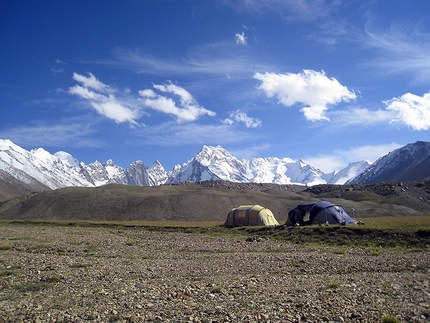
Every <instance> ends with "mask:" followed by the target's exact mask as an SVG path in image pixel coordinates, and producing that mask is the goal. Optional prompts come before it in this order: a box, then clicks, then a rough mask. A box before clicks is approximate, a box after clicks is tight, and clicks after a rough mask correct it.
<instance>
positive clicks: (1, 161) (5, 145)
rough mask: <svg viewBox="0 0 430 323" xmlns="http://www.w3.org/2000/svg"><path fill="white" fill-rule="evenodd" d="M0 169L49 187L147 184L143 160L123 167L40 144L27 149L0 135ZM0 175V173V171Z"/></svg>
mask: <svg viewBox="0 0 430 323" xmlns="http://www.w3.org/2000/svg"><path fill="white" fill-rule="evenodd" d="M0 170H2V174H4V175H3V176H6V174H7V175H8V176H12V177H14V178H16V179H18V180H19V181H20V182H23V183H26V184H32V183H42V184H44V185H46V186H47V187H49V188H51V189H57V188H61V187H67V186H84V187H92V186H101V185H105V184H110V183H117V184H126V185H142V186H143V185H150V182H149V179H148V173H147V170H146V168H145V166H144V165H143V162H141V161H137V162H134V163H132V164H131V165H130V166H129V167H127V169H125V170H124V169H123V168H121V167H119V166H117V165H115V163H114V162H113V161H112V160H108V161H107V162H106V163H103V164H102V163H100V162H99V161H95V162H94V163H91V164H88V165H86V164H84V163H83V162H79V161H78V160H77V159H76V158H74V157H73V156H72V155H70V154H69V153H67V152H64V151H60V152H57V153H55V154H53V155H52V154H50V153H49V152H47V151H46V150H44V149H43V148H37V149H32V150H30V151H27V150H25V149H23V148H21V147H19V146H18V145H15V144H14V143H13V142H12V141H10V140H2V139H0ZM0 177H1V175H0Z"/></svg>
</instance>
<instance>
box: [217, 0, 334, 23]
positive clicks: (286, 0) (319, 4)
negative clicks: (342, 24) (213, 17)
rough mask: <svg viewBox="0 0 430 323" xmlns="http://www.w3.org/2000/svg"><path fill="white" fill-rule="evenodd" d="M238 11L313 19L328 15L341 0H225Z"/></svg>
mask: <svg viewBox="0 0 430 323" xmlns="http://www.w3.org/2000/svg"><path fill="white" fill-rule="evenodd" d="M222 2H223V3H224V4H226V5H228V6H230V7H232V8H234V9H236V10H237V11H248V12H251V13H253V14H256V15H264V14H271V13H277V14H279V15H280V16H281V17H283V18H285V19H288V20H305V21H312V20H316V19H318V18H321V17H325V16H327V15H328V14H329V13H330V12H331V11H333V10H335V9H336V8H337V7H338V6H339V5H340V4H341V2H340V1H338V0H332V1H330V0H329V1H326V0H264V1H262V0H223V1H222Z"/></svg>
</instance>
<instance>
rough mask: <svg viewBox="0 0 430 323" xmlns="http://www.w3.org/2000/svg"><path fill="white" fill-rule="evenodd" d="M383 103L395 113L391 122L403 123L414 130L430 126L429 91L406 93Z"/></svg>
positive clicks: (425, 128)
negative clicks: (416, 93) (419, 93)
mask: <svg viewBox="0 0 430 323" xmlns="http://www.w3.org/2000/svg"><path fill="white" fill-rule="evenodd" d="M384 104H385V105H386V106H387V110H389V111H392V112H394V113H395V115H396V116H395V118H393V119H392V122H400V123H403V124H405V125H407V126H409V127H411V128H412V129H414V130H427V129H429V128H430V92H429V93H426V94H424V95H423V96H418V95H415V94H412V93H406V94H403V95H402V96H400V97H397V98H393V99H391V100H387V101H385V102H384Z"/></svg>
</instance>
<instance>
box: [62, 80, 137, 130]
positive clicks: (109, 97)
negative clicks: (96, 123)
mask: <svg viewBox="0 0 430 323" xmlns="http://www.w3.org/2000/svg"><path fill="white" fill-rule="evenodd" d="M73 79H74V80H75V81H77V82H79V83H81V85H75V86H73V87H71V88H69V94H72V95H77V96H79V97H81V98H82V99H85V100H88V101H89V102H90V104H91V106H92V107H93V108H94V109H95V110H96V111H97V112H98V113H99V114H101V115H103V116H105V117H107V118H109V119H111V120H114V121H115V122H117V123H122V122H129V123H131V124H134V125H137V122H136V120H137V119H139V118H140V116H141V113H140V111H139V110H138V109H137V108H136V107H135V106H131V105H130V104H128V103H127V102H126V100H119V99H117V98H116V97H115V95H114V94H113V93H114V92H115V90H114V89H112V88H111V87H109V86H108V85H106V84H104V83H102V82H100V81H99V80H97V78H96V77H95V76H94V75H93V74H91V73H89V76H88V77H87V76H84V75H80V74H77V73H73Z"/></svg>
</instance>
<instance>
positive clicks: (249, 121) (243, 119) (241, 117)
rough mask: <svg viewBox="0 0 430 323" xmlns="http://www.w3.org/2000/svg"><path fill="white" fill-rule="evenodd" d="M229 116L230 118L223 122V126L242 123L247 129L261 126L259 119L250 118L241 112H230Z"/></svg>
mask: <svg viewBox="0 0 430 323" xmlns="http://www.w3.org/2000/svg"><path fill="white" fill-rule="evenodd" d="M229 114H230V118H227V119H225V120H223V123H224V124H228V125H233V124H234V123H244V124H245V126H246V127H247V128H257V127H260V126H261V125H262V124H263V122H262V121H261V120H260V119H257V118H251V117H249V116H248V115H247V114H246V113H245V112H243V111H241V110H236V111H231V112H230V113H229Z"/></svg>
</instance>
